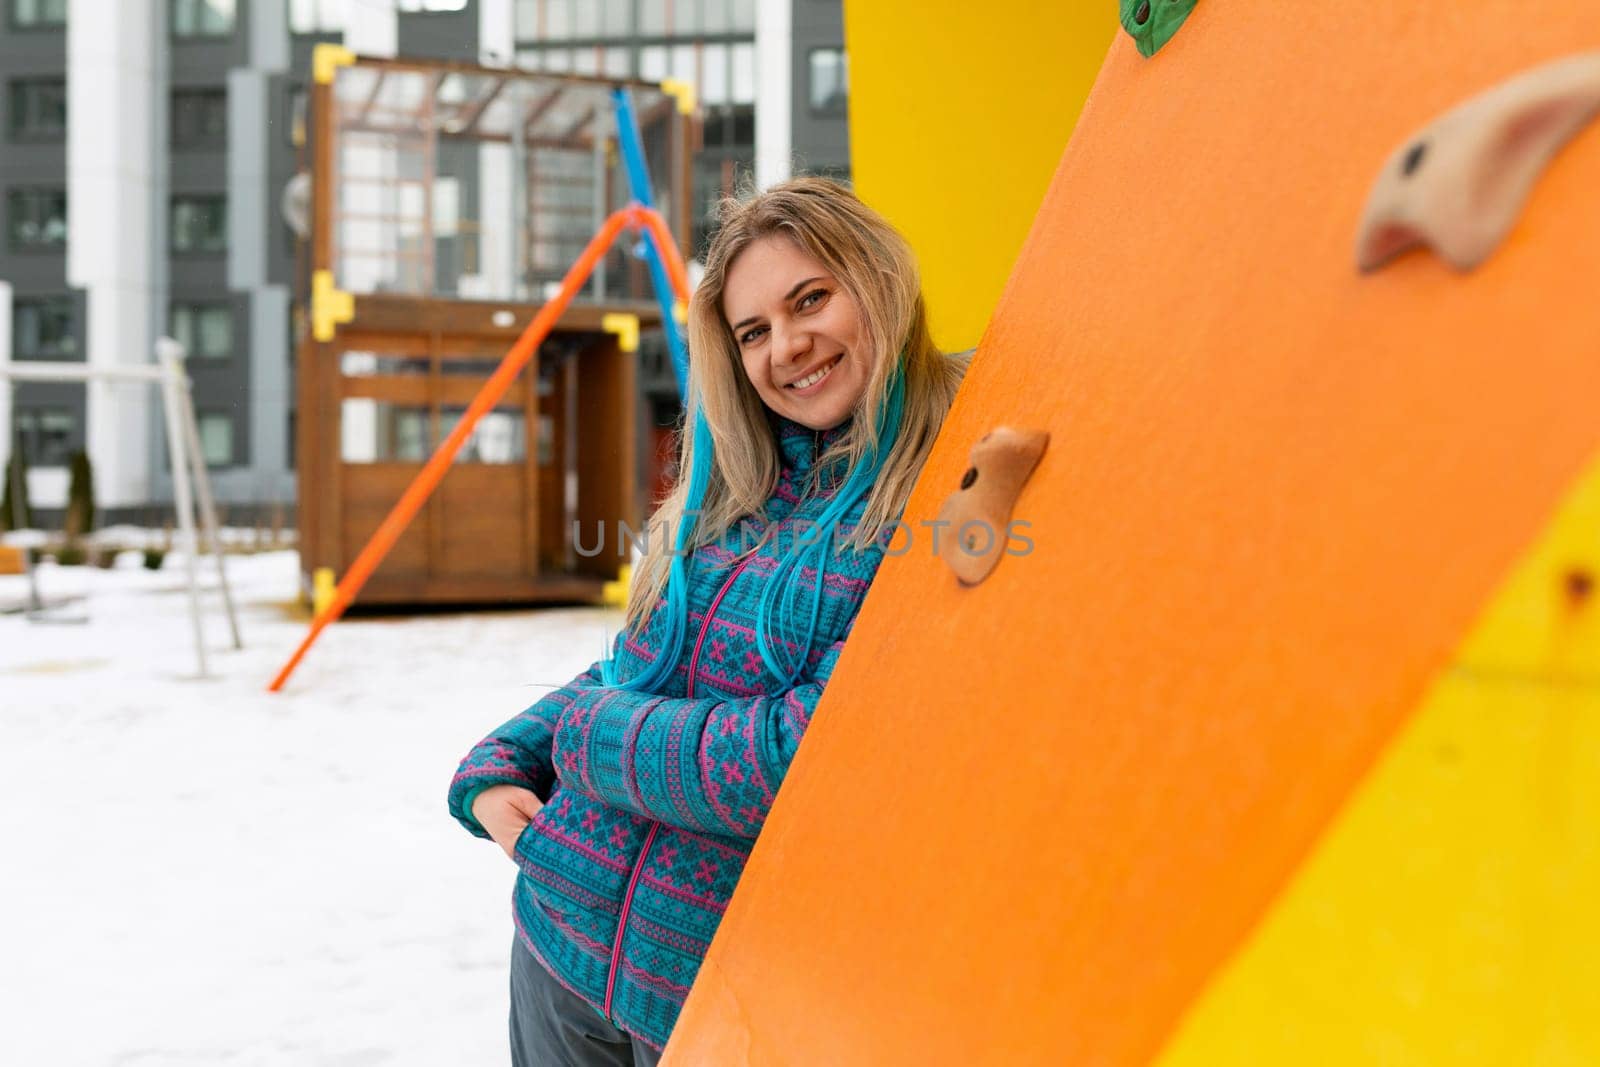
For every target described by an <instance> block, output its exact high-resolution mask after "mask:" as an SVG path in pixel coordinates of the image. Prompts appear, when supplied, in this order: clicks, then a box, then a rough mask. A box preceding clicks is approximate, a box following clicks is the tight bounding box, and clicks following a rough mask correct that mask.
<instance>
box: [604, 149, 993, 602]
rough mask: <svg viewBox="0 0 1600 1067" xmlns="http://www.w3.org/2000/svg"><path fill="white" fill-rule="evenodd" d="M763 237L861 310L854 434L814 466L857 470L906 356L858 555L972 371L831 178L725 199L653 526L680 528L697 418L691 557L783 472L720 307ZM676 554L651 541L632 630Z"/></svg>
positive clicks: (898, 500)
mask: <svg viewBox="0 0 1600 1067" xmlns="http://www.w3.org/2000/svg"><path fill="white" fill-rule="evenodd" d="M771 236H782V237H785V238H788V239H789V240H792V241H793V242H794V243H795V244H796V245H798V246H799V247H800V248H801V249H802V250H804V251H805V252H806V253H807V254H809V255H810V256H812V257H814V258H815V259H817V260H818V261H819V262H821V263H822V264H823V265H824V266H825V267H826V268H827V270H828V272H829V273H830V274H832V275H833V277H834V278H835V279H836V280H837V281H838V282H839V284H840V286H842V287H843V288H844V290H845V291H846V292H847V293H848V294H849V296H850V297H851V298H852V299H853V300H854V301H855V304H856V308H857V310H858V314H859V316H860V320H861V326H862V332H863V336H864V338H865V339H866V345H865V348H866V354H867V355H868V356H869V357H870V361H871V369H870V371H869V372H868V377H867V385H866V389H865V390H863V392H862V395H861V397H860V398H859V400H858V401H857V402H856V406H855V408H854V411H853V415H854V418H853V419H852V421H851V425H850V428H849V429H848V430H847V432H846V433H845V434H844V435H843V436H842V437H841V438H840V440H839V441H838V442H836V443H835V444H834V445H833V446H832V447H830V448H829V449H828V451H827V452H825V453H824V454H823V455H822V456H819V457H818V463H819V464H822V465H827V464H831V463H833V462H836V461H837V460H838V459H839V458H840V457H843V456H848V457H849V466H848V468H847V469H850V470H854V469H855V468H856V464H857V463H859V462H861V461H862V458H863V457H864V456H868V455H872V454H874V453H875V450H876V447H877V444H878V441H877V433H876V427H875V421H876V420H875V418H874V413H876V412H879V411H880V410H882V408H883V405H884V402H885V393H886V392H887V390H888V388H889V385H890V380H891V377H892V375H893V373H894V371H895V367H896V360H897V357H900V356H901V355H902V353H903V354H904V355H903V359H901V360H900V368H901V370H902V372H903V375H904V385H903V388H904V414H903V418H902V421H901V424H900V432H899V434H898V435H895V436H896V439H895V442H894V445H893V448H892V449H891V451H890V452H889V454H888V456H887V457H885V458H884V462H883V466H882V471H881V474H880V475H879V477H878V480H877V481H876V482H875V483H874V484H873V486H872V488H871V489H870V490H869V491H868V493H867V496H866V503H865V508H864V511H863V513H862V517H861V521H860V524H859V525H858V526H857V527H856V529H855V531H854V533H853V534H852V535H851V537H850V539H849V541H848V542H844V543H847V544H850V545H852V546H854V547H865V546H866V545H867V544H868V543H870V542H871V541H872V540H873V539H874V538H875V537H876V536H877V535H878V534H879V532H880V531H881V530H882V529H883V528H884V527H886V526H888V525H889V524H890V523H892V522H893V521H894V520H896V519H898V518H899V517H900V513H901V512H902V511H903V510H904V508H905V504H906V498H907V497H909V496H910V494H911V488H912V486H913V485H914V484H915V483H916V480H917V475H918V473H919V472H920V471H921V470H922V465H923V463H924V462H925V461H926V460H927V458H928V452H929V450H930V449H931V448H932V447H933V441H934V438H935V437H937V436H938V433H939V427H940V426H942V425H943V423H944V417H945V413H946V412H947V411H948V410H949V408H950V403H951V401H952V400H953V399H954V398H955V393H956V389H957V388H958V387H959V386H960V384H961V379H962V376H963V375H964V374H965V372H966V368H967V363H968V357H967V356H965V355H960V356H947V355H945V354H944V353H942V352H940V351H939V349H938V348H937V347H935V346H934V343H933V338H932V336H931V335H930V334H929V332H928V322H927V313H926V311H925V309H924V306H923V301H922V283H921V276H920V274H919V273H918V270H917V264H916V259H915V257H914V256H913V255H912V252H911V246H910V245H909V244H907V243H906V240H905V238H903V237H901V236H900V234H899V233H898V232H897V231H896V230H895V229H894V227H893V226H891V225H889V223H888V222H887V221H886V220H885V219H884V218H883V216H881V215H879V214H878V213H877V212H876V211H873V210H872V209H871V208H869V207H867V206H866V205H865V204H863V203H862V202H861V201H860V200H859V199H857V198H856V196H855V194H854V193H852V192H851V191H850V190H849V189H848V188H846V187H845V186H843V185H841V184H840V183H838V182H836V181H832V180H830V179H827V178H817V177H802V178H794V179H791V180H789V181H785V182H781V183H779V184H777V185H773V186H772V187H770V188H768V189H767V190H766V191H765V192H762V193H759V194H756V195H754V196H749V197H747V198H745V199H728V200H724V201H723V203H722V205H721V217H720V228H719V229H718V230H717V232H716V236H715V237H713V239H712V241H711V245H710V248H709V249H708V251H707V253H706V264H705V268H706V269H705V276H704V277H703V278H702V279H701V281H700V285H699V287H698V288H696V289H695V291H694V295H693V297H692V298H691V299H690V301H689V323H688V332H689V354H690V358H689V403H688V409H689V410H688V412H687V416H686V418H685V420H684V424H683V427H682V429H681V431H680V432H681V445H680V451H679V461H678V470H679V472H680V473H679V477H678V480H677V482H676V484H675V485H674V486H673V488H672V489H671V491H670V492H668V494H667V496H666V498H665V499H664V500H663V501H662V502H661V505H660V507H658V508H657V509H656V511H655V513H654V515H653V516H652V517H651V519H650V523H649V527H648V528H649V529H651V530H667V531H676V530H678V529H679V527H680V525H681V524H682V523H683V521H684V509H685V508H686V507H687V506H688V494H689V481H690V479H689V476H688V472H689V471H691V470H693V469H694V458H695V450H696V449H697V448H698V447H700V446H701V443H700V442H699V441H697V440H696V435H695V431H694V427H695V426H696V424H697V420H696V418H695V413H696V410H697V409H698V412H699V414H700V415H701V416H702V417H703V418H704V424H705V426H706V427H708V428H709V430H710V433H711V436H712V438H713V440H714V442H715V448H714V450H713V466H712V469H711V474H710V480H709V482H708V483H707V486H706V489H705V492H704V495H703V497H702V499H701V501H700V508H699V514H698V517H697V518H696V519H695V522H694V528H693V537H692V539H691V541H690V543H689V544H688V545H686V546H685V549H686V550H691V551H692V550H693V549H694V548H696V547H699V546H700V545H703V544H707V543H709V542H712V541H715V540H718V539H719V538H721V537H722V536H723V535H724V534H725V533H726V532H727V530H728V529H729V528H730V527H731V526H732V525H733V524H734V523H735V522H737V521H738V520H739V519H740V518H742V517H743V516H746V515H750V514H756V513H760V512H761V511H762V510H763V508H764V507H765V505H766V502H767V500H768V498H769V497H770V496H771V494H772V491H773V489H774V488H775V487H776V485H777V480H778V476H779V473H780V471H781V465H780V460H779V456H778V451H777V447H776V444H775V442H774V440H773V436H772V431H771V428H770V426H769V423H768V421H767V414H766V412H767V408H766V405H765V404H763V403H762V401H761V398H760V396H759V395H757V393H756V390H755V387H754V386H753V385H751V384H750V379H749V378H748V377H747V376H746V374H745V371H744V364H743V361H742V359H741V358H740V354H739V349H738V345H737V343H736V342H735V339H734V336H733V331H732V330H731V329H730V328H729V326H728V322H727V319H726V317H725V315H724V311H723V306H722V302H723V289H724V286H725V285H726V283H727V275H728V268H729V267H730V265H731V264H732V263H733V261H734V260H735V259H737V258H738V256H739V254H740V253H742V252H743V251H744V250H745V249H746V248H748V247H749V246H750V245H751V244H752V243H753V242H755V241H759V240H761V239H763V238H766V237H771ZM671 548H672V539H671V538H670V537H657V538H654V539H653V540H651V541H649V543H648V547H647V549H646V553H645V555H644V557H643V559H642V560H640V562H639V565H638V567H637V568H636V569H635V571H634V576H633V583H632V590H631V593H630V596H629V599H628V611H627V625H628V627H629V628H634V627H639V628H642V627H643V625H644V623H645V622H646V621H647V618H648V616H649V613H650V610H651V608H652V606H654V605H655V603H656V602H657V600H658V599H659V598H660V597H661V595H662V592H663V591H664V590H665V588H666V585H667V578H668V574H669V570H670V566H671V562H672V559H671V551H670V550H671ZM751 551H754V549H751Z"/></svg>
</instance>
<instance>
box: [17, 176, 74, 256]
mask: <svg viewBox="0 0 1600 1067" xmlns="http://www.w3.org/2000/svg"><path fill="white" fill-rule="evenodd" d="M6 231H7V233H9V234H10V237H11V248H12V251H17V252H26V251H39V250H49V249H56V248H63V247H65V246H66V243H67V191H66V190H65V189H13V190H11V192H10V193H8V194H6Z"/></svg>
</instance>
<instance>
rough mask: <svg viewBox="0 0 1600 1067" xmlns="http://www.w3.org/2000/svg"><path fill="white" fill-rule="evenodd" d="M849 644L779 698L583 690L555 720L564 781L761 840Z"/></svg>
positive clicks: (681, 820) (830, 651) (612, 800)
mask: <svg viewBox="0 0 1600 1067" xmlns="http://www.w3.org/2000/svg"><path fill="white" fill-rule="evenodd" d="M843 650H844V641H843V640H840V641H837V642H835V643H834V644H833V645H831V646H830V647H829V648H827V649H826V650H825V652H824V653H823V655H822V657H821V659H820V660H819V661H818V662H817V664H816V667H815V668H814V670H813V678H812V680H811V681H809V682H807V683H805V684H803V685H800V686H797V687H796V688H794V689H790V690H788V691H787V692H783V693H777V694H774V695H771V696H757V697H743V698H738V699H731V700H724V699H720V698H716V697H692V698H673V697H658V696H651V695H650V694H648V693H635V692H631V691H629V690H625V689H590V690H585V691H582V692H579V693H577V694H576V695H575V697H574V698H573V699H572V700H571V701H570V702H569V703H568V704H567V705H566V707H565V708H564V709H563V710H562V712H561V715H560V718H559V719H558V720H557V722H556V725H555V738H554V743H553V745H552V753H553V756H554V759H555V766H556V774H557V775H558V776H559V777H560V779H561V786H562V788H563V789H574V790H577V791H578V792H580V793H584V794H586V795H588V796H591V797H593V798H595V799H596V800H601V801H604V802H605V803H607V804H610V805H612V806H614V807H619V808H624V809H626V810H628V811H632V812H635V813H637V814H639V815H643V816H646V817H648V818H651V819H655V820H657V821H659V822H664V823H669V824H671V825H674V826H680V827H683V828H685V829H689V830H696V831H700V832H703V833H714V834H724V835H728V836H734V837H743V838H754V837H755V836H756V835H757V834H758V833H759V832H760V830H761V824H762V823H763V822H765V821H766V817H767V812H768V811H769V810H771V808H772V801H773V798H774V797H775V796H776V794H777V792H778V786H779V785H780V784H781V783H782V782H783V778H784V775H785V774H786V773H788V770H789V763H790V761H792V760H793V759H794V754H795V750H796V748H798V747H799V744H800V738H801V735H803V734H804V733H805V730H806V726H807V725H809V724H810V722H811V714H812V712H813V711H815V710H816V706H817V701H818V700H820V699H821V697H822V688H823V686H824V685H825V684H826V683H827V681H828V679H829V677H831V676H832V674H833V668H834V665H835V664H836V663H837V662H838V660H839V654H840V653H841V652H842V651H843Z"/></svg>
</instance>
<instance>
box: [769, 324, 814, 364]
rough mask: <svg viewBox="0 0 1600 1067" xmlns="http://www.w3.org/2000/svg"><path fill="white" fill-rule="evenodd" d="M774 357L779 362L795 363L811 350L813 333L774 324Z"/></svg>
mask: <svg viewBox="0 0 1600 1067" xmlns="http://www.w3.org/2000/svg"><path fill="white" fill-rule="evenodd" d="M772 344H773V358H774V359H775V360H777V361H778V362H779V363H785V364H788V363H795V362H798V361H799V360H801V359H802V358H804V357H805V355H806V353H807V352H809V351H811V335H810V334H809V333H807V332H806V331H805V330H797V329H795V328H793V327H791V326H783V325H779V324H774V325H773V327H772Z"/></svg>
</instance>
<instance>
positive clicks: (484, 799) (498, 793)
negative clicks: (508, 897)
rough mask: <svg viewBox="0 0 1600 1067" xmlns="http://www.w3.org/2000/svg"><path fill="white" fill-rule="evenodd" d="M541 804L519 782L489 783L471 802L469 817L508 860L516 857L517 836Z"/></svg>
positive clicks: (536, 812) (531, 792)
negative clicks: (482, 829) (470, 815)
mask: <svg viewBox="0 0 1600 1067" xmlns="http://www.w3.org/2000/svg"><path fill="white" fill-rule="evenodd" d="M542 807H544V804H543V803H542V802H541V801H540V800H539V798H538V797H537V796H535V795H534V793H533V791H532V790H530V789H524V788H522V787H521V786H520V785H492V786H490V787H489V788H488V789H485V790H484V791H483V792H481V793H479V794H478V796H477V799H475V800H474V801H473V802H472V817H473V818H474V819H477V820H478V825H479V826H481V827H483V828H484V829H485V830H487V831H488V832H489V836H490V837H492V838H494V843H495V844H497V845H499V846H500V847H501V848H502V849H504V850H505V854H506V855H507V856H509V857H510V858H511V859H513V860H514V859H516V858H517V838H519V837H521V836H522V831H523V830H524V829H526V828H527V825H528V823H529V822H531V821H532V820H533V817H534V816H535V815H537V814H539V809H540V808H542Z"/></svg>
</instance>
